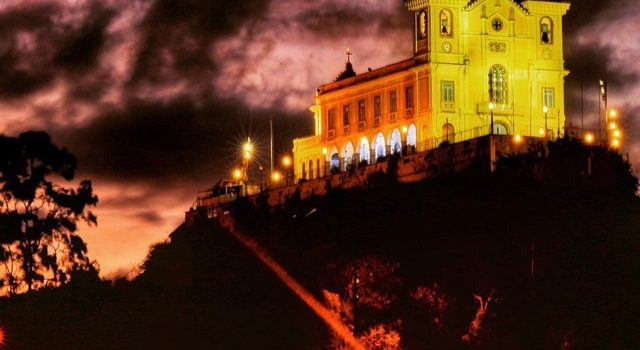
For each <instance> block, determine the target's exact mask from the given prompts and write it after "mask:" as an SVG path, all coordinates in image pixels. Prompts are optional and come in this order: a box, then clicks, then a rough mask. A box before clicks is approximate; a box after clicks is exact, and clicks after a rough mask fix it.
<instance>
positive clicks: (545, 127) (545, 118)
mask: <svg viewBox="0 0 640 350" xmlns="http://www.w3.org/2000/svg"><path fill="white" fill-rule="evenodd" d="M542 111H543V112H544V138H545V139H546V138H547V136H548V134H549V132H548V131H547V130H549V128H548V127H547V114H548V112H549V109H548V108H547V106H544V107H542Z"/></svg>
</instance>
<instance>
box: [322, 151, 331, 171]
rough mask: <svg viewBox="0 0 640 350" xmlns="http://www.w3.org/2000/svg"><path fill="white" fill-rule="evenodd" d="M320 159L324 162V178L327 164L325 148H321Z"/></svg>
mask: <svg viewBox="0 0 640 350" xmlns="http://www.w3.org/2000/svg"><path fill="white" fill-rule="evenodd" d="M322 159H323V160H324V176H327V174H328V172H327V165H328V164H329V161H328V160H327V147H322Z"/></svg>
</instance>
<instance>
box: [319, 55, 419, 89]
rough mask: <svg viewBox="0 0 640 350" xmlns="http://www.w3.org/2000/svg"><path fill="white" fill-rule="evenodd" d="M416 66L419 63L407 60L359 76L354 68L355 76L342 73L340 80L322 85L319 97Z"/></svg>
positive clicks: (410, 59) (412, 59) (411, 59)
mask: <svg viewBox="0 0 640 350" xmlns="http://www.w3.org/2000/svg"><path fill="white" fill-rule="evenodd" d="M416 65H417V62H416V60H415V59H414V58H413V57H412V58H409V59H407V60H404V61H400V62H397V63H393V64H390V65H388V66H384V67H382V68H378V69H374V70H370V71H368V72H366V73H362V74H358V75H356V74H355V71H353V68H352V72H353V75H350V74H349V76H344V77H343V76H342V75H343V74H344V73H345V72H342V73H341V74H340V75H339V76H338V79H336V80H335V81H334V82H332V83H328V84H324V85H321V86H320V87H319V88H318V95H322V94H326V93H328V92H331V91H336V90H339V89H342V88H345V87H347V86H352V85H356V84H360V83H363V82H366V81H370V80H374V79H378V78H382V77H384V76H387V75H391V74H393V73H397V72H401V71H405V70H409V69H411V68H412V67H415V66H416Z"/></svg>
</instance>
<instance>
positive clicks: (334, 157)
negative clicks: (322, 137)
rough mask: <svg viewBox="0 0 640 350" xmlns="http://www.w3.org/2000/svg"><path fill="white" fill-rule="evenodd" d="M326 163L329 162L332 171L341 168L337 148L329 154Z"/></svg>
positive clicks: (333, 148)
mask: <svg viewBox="0 0 640 350" xmlns="http://www.w3.org/2000/svg"><path fill="white" fill-rule="evenodd" d="M326 161H328V162H329V168H330V169H331V171H334V169H338V168H339V167H340V154H338V149H337V148H336V147H335V146H334V147H332V148H331V151H329V152H328V153H327V159H326Z"/></svg>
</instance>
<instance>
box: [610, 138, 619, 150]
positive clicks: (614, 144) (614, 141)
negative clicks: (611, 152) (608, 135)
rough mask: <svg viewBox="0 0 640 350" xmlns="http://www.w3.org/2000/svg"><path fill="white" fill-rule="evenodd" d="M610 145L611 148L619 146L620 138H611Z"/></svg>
mask: <svg viewBox="0 0 640 350" xmlns="http://www.w3.org/2000/svg"><path fill="white" fill-rule="evenodd" d="M611 147H612V148H620V140H618V139H613V141H611Z"/></svg>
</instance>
